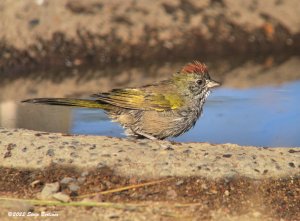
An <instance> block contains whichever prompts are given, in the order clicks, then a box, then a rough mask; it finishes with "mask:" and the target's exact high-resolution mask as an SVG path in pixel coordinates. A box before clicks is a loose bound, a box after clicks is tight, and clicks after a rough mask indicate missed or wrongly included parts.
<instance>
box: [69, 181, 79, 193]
mask: <svg viewBox="0 0 300 221" xmlns="http://www.w3.org/2000/svg"><path fill="white" fill-rule="evenodd" d="M79 189H80V187H79V186H78V185H77V184H76V183H70V185H69V190H70V191H71V192H77V191H78V190H79Z"/></svg>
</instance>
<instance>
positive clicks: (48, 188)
mask: <svg viewBox="0 0 300 221" xmlns="http://www.w3.org/2000/svg"><path fill="white" fill-rule="evenodd" d="M59 187H60V186H59V183H58V182H55V183H46V185H45V186H44V188H43V190H42V192H41V195H40V197H41V199H51V198H52V196H53V194H54V193H57V192H58V190H59Z"/></svg>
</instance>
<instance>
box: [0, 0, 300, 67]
mask: <svg viewBox="0 0 300 221" xmlns="http://www.w3.org/2000/svg"><path fill="white" fill-rule="evenodd" d="M299 11H300V2H299V1H297V0H290V1H282V0H270V1H256V0H245V1H234V0H219V1H216V0H210V1H209V0H202V1H197V0H173V1H169V0H158V1H153V2H151V3H150V2H149V1H146V0H145V1H144V0H142V1H134V0H128V1H122V0H114V1H106V2H103V1H99V0H86V1H74V0H73V1H71V0H51V1H49V0H41V1H33V0H32V1H15V0H7V1H1V2H0V20H1V23H0V30H1V32H0V70H3V69H7V68H10V67H24V66H26V68H28V67H30V66H39V65H41V64H43V65H45V64H48V65H49V64H56V65H66V66H79V65H83V64H85V63H96V64H100V65H101V64H110V63H115V62H124V61H129V62H133V61H134V62H147V61H151V62H155V61H159V60H162V59H163V60H166V59H179V58H185V59H187V58H193V59H194V58H195V57H199V56H205V55H208V54H210V55H211V54H220V53H221V54H229V53H233V52H236V53H243V54H247V55H249V54H253V53H260V54H262V53H273V52H277V53H286V52H289V53H298V52H297V51H299V48H300V28H299V27H300V25H299V24H300V14H299Z"/></svg>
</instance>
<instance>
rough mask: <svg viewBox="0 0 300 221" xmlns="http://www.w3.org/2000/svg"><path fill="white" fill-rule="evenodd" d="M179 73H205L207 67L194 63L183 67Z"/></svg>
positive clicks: (197, 62)
mask: <svg viewBox="0 0 300 221" xmlns="http://www.w3.org/2000/svg"><path fill="white" fill-rule="evenodd" d="M181 72H184V73H201V74H202V73H207V67H206V65H205V64H203V63H201V62H200V61H194V62H193V63H189V64H187V65H185V66H184V67H183V68H182V69H181Z"/></svg>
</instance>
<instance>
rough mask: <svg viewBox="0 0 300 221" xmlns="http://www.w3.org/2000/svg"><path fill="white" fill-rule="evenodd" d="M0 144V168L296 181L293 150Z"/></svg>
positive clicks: (105, 141)
mask: <svg viewBox="0 0 300 221" xmlns="http://www.w3.org/2000/svg"><path fill="white" fill-rule="evenodd" d="M0 140H1V143H0V147H1V149H0V156H1V158H2V160H1V161H0V166H4V167H17V168H18V167H19V168H32V169H36V168H43V167H47V166H49V165H50V164H52V163H55V164H61V165H68V166H72V167H78V168H101V167H109V168H112V169H113V170H114V171H116V172H117V173H118V174H120V175H123V176H133V175H134V176H139V177H144V178H159V177H164V176H183V177H188V176H203V177H208V178H220V177H226V176H228V177H230V176H235V175H239V176H246V177H250V178H269V177H275V178H276V177H285V176H293V175H299V168H300V164H299V163H300V151H299V148H284V147H283V148H259V147H250V146H249V147H247V146H238V145H236V144H209V143H171V142H168V141H148V140H141V141H130V140H128V139H120V138H109V137H101V136H82V135H78V136H69V135H62V134H58V133H43V132H36V131H29V130H23V129H4V128H1V129H0ZM141 168H143V169H141Z"/></svg>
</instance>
